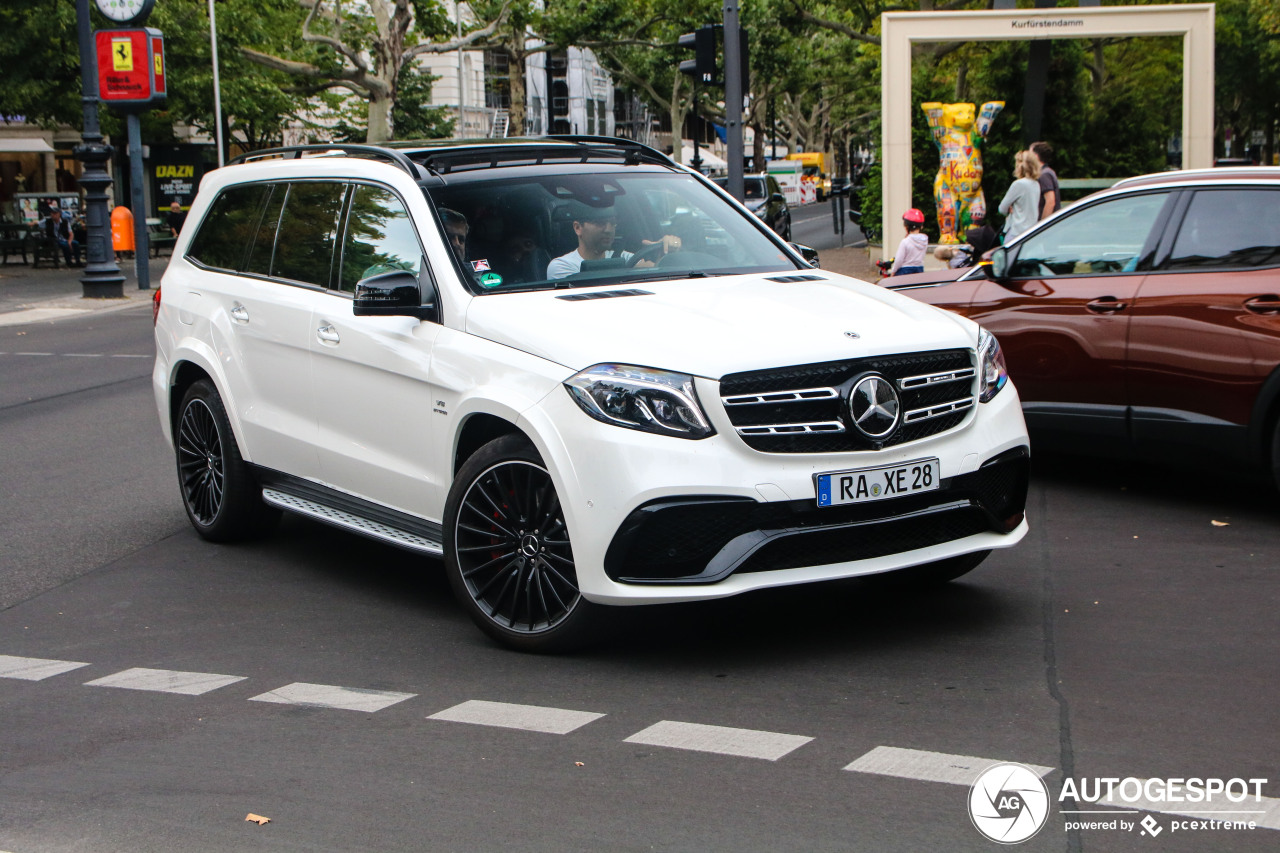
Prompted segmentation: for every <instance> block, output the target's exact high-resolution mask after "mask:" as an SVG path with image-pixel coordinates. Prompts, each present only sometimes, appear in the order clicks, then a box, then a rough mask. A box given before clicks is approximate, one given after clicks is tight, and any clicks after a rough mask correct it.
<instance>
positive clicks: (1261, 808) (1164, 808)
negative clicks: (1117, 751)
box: [1083, 779, 1280, 829]
mask: <svg viewBox="0 0 1280 853" xmlns="http://www.w3.org/2000/svg"><path fill="white" fill-rule="evenodd" d="M1133 781H1134V782H1136V783H1137V784H1136V785H1133V786H1131V785H1129V784H1127V780H1126V784H1125V785H1124V786H1119V787H1116V788H1113V789H1112V795H1111V796H1110V797H1107V796H1103V797H1100V798H1099V799H1098V801H1097V805H1100V806H1113V807H1115V808H1117V809H1140V810H1142V811H1147V812H1158V813H1160V814H1174V815H1180V816H1184V817H1189V818H1193V819H1199V820H1224V821H1243V822H1246V823H1247V822H1249V821H1253V822H1255V823H1257V825H1258V826H1259V827H1264V828H1266V829H1280V800H1277V799H1275V798H1274V797H1258V798H1255V797H1254V794H1253V788H1252V787H1251V786H1244V785H1242V786H1237V787H1236V788H1234V789H1233V791H1232V793H1233V795H1235V796H1237V797H1239V796H1243V797H1244V798H1243V799H1242V800H1241V801H1239V802H1233V801H1232V800H1230V799H1227V798H1226V797H1225V796H1224V795H1223V794H1216V795H1215V797H1214V799H1213V800H1212V801H1211V802H1207V803H1191V802H1181V803H1174V802H1164V801H1163V800H1148V799H1147V798H1146V796H1145V795H1142V794H1139V795H1138V797H1137V799H1128V800H1126V799H1124V798H1123V797H1122V796H1121V794H1122V793H1124V794H1125V795H1127V796H1130V797H1132V796H1133V795H1134V794H1133V792H1138V791H1145V790H1146V784H1147V780H1146V779H1134V780H1133ZM1159 787H1160V789H1161V790H1163V789H1164V784H1163V780H1161V784H1160V786H1159ZM1104 793H1105V792H1104ZM1246 794H1247V796H1244V795H1246ZM1184 799H1185V796H1184ZM1083 808H1093V806H1092V805H1090V806H1085V807H1083Z"/></svg>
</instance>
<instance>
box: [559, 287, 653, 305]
mask: <svg viewBox="0 0 1280 853" xmlns="http://www.w3.org/2000/svg"><path fill="white" fill-rule="evenodd" d="M615 296H653V292H652V291H649V290H636V289H635V288H632V289H630V290H598V291H596V292H595V293H566V294H565V295H564V296H557V297H556V299H564V300H565V301H567V302H582V301H584V300H587V299H612V298H613V297H615Z"/></svg>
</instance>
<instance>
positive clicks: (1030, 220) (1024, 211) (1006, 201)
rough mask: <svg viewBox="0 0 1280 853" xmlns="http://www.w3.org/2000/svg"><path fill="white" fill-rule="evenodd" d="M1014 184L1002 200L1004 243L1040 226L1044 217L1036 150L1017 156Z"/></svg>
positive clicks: (1038, 159) (1023, 152)
mask: <svg viewBox="0 0 1280 853" xmlns="http://www.w3.org/2000/svg"><path fill="white" fill-rule="evenodd" d="M1013 177H1014V182H1013V183H1012V184H1010V185H1009V191H1008V192H1006V193H1005V194H1004V198H1003V199H1001V200H1000V207H999V210H1000V212H1001V213H1003V214H1004V216H1005V220H1004V231H1003V232H1001V234H1002V237H1003V242H1005V243H1008V242H1010V241H1011V240H1013V239H1014V238H1016V237H1017V236H1018V235H1019V234H1022V233H1023V232H1025V231H1027V230H1029V229H1030V228H1031V226H1032V225H1035V224H1036V221H1037V219H1038V218H1039V216H1040V158H1039V157H1037V156H1036V155H1035V152H1033V151H1019V152H1018V153H1017V155H1016V156H1015V157H1014V167H1013Z"/></svg>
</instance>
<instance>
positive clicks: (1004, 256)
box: [988, 246, 1009, 281]
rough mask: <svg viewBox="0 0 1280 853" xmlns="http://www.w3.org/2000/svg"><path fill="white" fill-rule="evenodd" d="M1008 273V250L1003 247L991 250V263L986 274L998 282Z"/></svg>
mask: <svg viewBox="0 0 1280 853" xmlns="http://www.w3.org/2000/svg"><path fill="white" fill-rule="evenodd" d="M1008 272H1009V250H1008V249H1006V248H1005V247H1004V246H996V247H995V248H994V249H992V250H991V263H990V266H989V267H988V273H989V274H990V275H991V277H992V278H993V279H995V280H996V281H999V280H1000V279H1002V278H1004V277H1005V274H1006V273H1008Z"/></svg>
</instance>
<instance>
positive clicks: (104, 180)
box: [74, 0, 124, 299]
mask: <svg viewBox="0 0 1280 853" xmlns="http://www.w3.org/2000/svg"><path fill="white" fill-rule="evenodd" d="M76 35H77V37H78V40H79V42H80V85H81V96H80V101H81V103H82V104H83V105H84V130H83V131H82V133H81V135H80V136H81V139H82V140H83V142H82V143H81V144H80V145H78V146H76V149H75V152H74V153H75V157H76V159H77V160H79V161H80V162H81V163H83V164H84V169H83V170H82V173H81V176H80V183H81V184H82V185H83V186H84V188H85V191H86V192H85V226H86V232H87V238H86V243H87V245H86V246H85V258H86V259H87V263H86V264H85V268H84V274H83V275H82V276H81V277H80V286H81V287H82V288H83V292H84V296H85V297H86V298H89V299H106V298H112V297H115V298H120V297H123V296H124V275H123V274H122V273H121V272H120V267H118V266H116V256H115V251H114V250H113V249H112V246H111V225H110V221H109V219H110V217H109V213H108V210H107V187H109V186H111V176H110V175H109V174H107V168H106V165H107V162H108V161H109V160H110V159H111V154H112V148H111V146H110V145H107V144H105V143H103V141H102V132H101V130H100V128H99V126H98V74H97V61H96V54H95V51H94V45H93V34H92V32H91V31H90V26H89V0H76Z"/></svg>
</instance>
